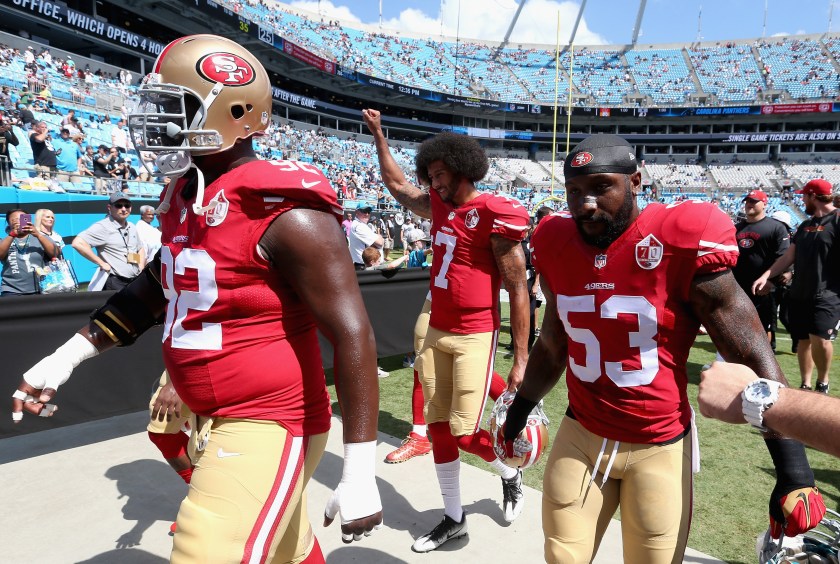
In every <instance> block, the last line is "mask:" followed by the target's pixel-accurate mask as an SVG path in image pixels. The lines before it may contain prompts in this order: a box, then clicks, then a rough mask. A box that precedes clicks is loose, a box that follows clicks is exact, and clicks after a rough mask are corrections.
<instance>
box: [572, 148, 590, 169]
mask: <svg viewBox="0 0 840 564" xmlns="http://www.w3.org/2000/svg"><path fill="white" fill-rule="evenodd" d="M593 158H594V157H593V156H592V153H587V152H586V151H583V152H582V153H578V154H577V155H575V156H574V158H573V159H572V166H573V167H575V168H577V167H579V166H586V165H588V164H589V163H591V162H592V159H593Z"/></svg>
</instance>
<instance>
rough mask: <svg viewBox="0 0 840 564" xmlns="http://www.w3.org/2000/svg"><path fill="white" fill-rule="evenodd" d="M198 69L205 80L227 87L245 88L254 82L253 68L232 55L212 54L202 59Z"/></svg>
mask: <svg viewBox="0 0 840 564" xmlns="http://www.w3.org/2000/svg"><path fill="white" fill-rule="evenodd" d="M197 67H198V71H199V73H200V74H201V75H202V76H203V77H204V78H206V79H207V80H209V81H211V82H221V83H222V84H224V85H225V86H245V85H246V84H250V83H252V82H253V81H254V69H253V67H251V65H250V64H249V63H248V61H246V60H245V59H243V58H242V57H239V56H238V55H234V54H232V53H211V54H209V55H206V56H204V57H202V58H201V60H199V61H198V65H197Z"/></svg>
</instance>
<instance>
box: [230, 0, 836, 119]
mask: <svg viewBox="0 0 840 564" xmlns="http://www.w3.org/2000/svg"><path fill="white" fill-rule="evenodd" d="M221 3H222V4H223V5H225V6H226V7H227V8H229V9H231V10H233V11H234V12H236V13H238V14H241V15H242V16H243V17H245V18H247V19H250V20H251V21H254V22H257V23H259V24H260V25H261V26H266V27H269V28H271V29H273V30H274V32H275V33H276V34H278V35H280V36H282V37H284V38H286V39H288V40H290V41H292V42H294V43H296V44H298V45H300V46H302V47H304V48H306V49H308V50H310V51H312V52H314V53H316V54H318V55H320V56H322V57H324V58H325V59H327V60H330V61H334V62H336V63H338V64H339V65H341V66H342V67H343V68H346V69H347V70H350V71H358V72H362V73H365V74H368V75H370V76H374V77H377V78H383V79H386V80H390V81H393V82H397V83H402V84H407V85H411V86H416V87H420V88H425V89H430V90H434V91H438V92H445V93H452V94H457V95H461V96H480V97H483V98H487V99H494V100H503V101H508V102H539V103H551V102H554V100H555V97H556V98H557V99H558V100H559V101H560V102H561V103H565V102H566V100H567V96H568V87H569V76H570V75H569V69H570V66H571V62H572V56H573V57H574V68H573V69H572V71H571V75H572V78H571V80H572V83H573V86H574V89H575V90H576V92H575V93H576V94H577V95H578V97H577V101H576V103H578V104H582V105H584V104H595V105H618V104H634V103H636V102H634V101H628V100H626V97H627V96H628V95H630V94H635V95H637V96H641V97H642V98H645V97H646V98H647V99H648V100H649V102H650V103H652V104H656V105H682V104H686V103H691V99H690V96H692V95H694V94H700V93H701V92H699V91H698V85H699V87H700V88H702V89H703V92H705V93H706V94H712V95H715V96H716V97H717V103H720V104H745V103H752V102H754V100H755V99H756V96H757V95H758V93H760V92H764V91H768V90H769V91H779V92H780V93H781V94H782V96H781V97H779V98H777V99H779V100H782V101H784V100H793V101H799V100H805V99H808V100H814V99H827V100H833V99H837V97H838V94H840V75H838V73H837V71H836V65H837V61H838V54H839V53H838V50H840V44H839V43H838V41H840V40H838V39H836V38H833V37H830V36H827V37H825V38H821V39H813V38H805V37H801V38H799V37H794V38H790V37H783V38H770V39H761V40H755V41H753V42H748V41H745V42H739V43H737V44H736V43H733V42H728V43H716V44H714V45H696V44H695V45H691V46H686V47H683V48H658V49H657V48H655V47H654V46H646V47H641V46H634V47H631V48H627V49H622V50H620V51H619V50H617V49H616V48H615V47H604V48H600V47H599V48H593V47H583V48H579V49H577V50H576V52H575V53H574V54H573V55H572V53H571V52H570V51H569V50H568V49H567V50H564V51H563V52H562V53H561V59H560V67H561V68H560V76H559V77H558V81H557V89H556V90H557V91H556V92H555V59H556V57H555V49H554V46H548V45H547V46H544V47H534V46H525V47H523V46H521V45H519V46H517V45H508V46H505V47H504V48H503V49H499V48H498V47H496V46H492V45H486V44H481V43H476V42H470V41H461V40H460V38H446V37H443V36H438V37H427V38H424V39H415V38H411V37H404V36H400V35H398V34H397V32H388V31H383V30H381V29H379V30H375V31H365V30H361V29H354V28H353V27H352V26H353V25H354V24H352V23H351V24H349V25H343V24H342V23H341V22H339V21H333V20H329V21H325V20H324V19H323V18H322V17H319V16H318V15H316V14H311V15H304V13H303V12H297V11H293V10H292V9H291V8H290V7H289V6H287V5H285V4H281V3H279V2H275V1H274V0H261V1H260V2H256V1H253V0H247V1H246V0H222V2H221ZM695 81H696V82H695Z"/></svg>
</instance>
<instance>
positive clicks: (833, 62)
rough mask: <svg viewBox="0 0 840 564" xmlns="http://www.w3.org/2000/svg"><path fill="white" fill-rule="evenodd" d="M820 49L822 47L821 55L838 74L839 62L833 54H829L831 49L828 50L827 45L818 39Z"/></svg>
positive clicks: (839, 69)
mask: <svg viewBox="0 0 840 564" xmlns="http://www.w3.org/2000/svg"><path fill="white" fill-rule="evenodd" d="M823 39H824V38H823ZM820 49H822V53H823V55H825V57H826V58H827V59H828V60H829V61H830V62H831V66H833V67H834V72H836V73H838V74H840V63H838V62H837V59H835V58H834V55H832V54H831V51H829V50H828V47H827V46H826V44H825V43H823V42H822V40H820Z"/></svg>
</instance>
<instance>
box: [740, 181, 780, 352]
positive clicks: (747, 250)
mask: <svg viewBox="0 0 840 564" xmlns="http://www.w3.org/2000/svg"><path fill="white" fill-rule="evenodd" d="M743 202H744V212H745V214H746V217H745V219H743V220H741V221H739V222H738V223H737V224H735V232H736V234H735V237H736V239H737V240H738V252H739V254H738V263H737V264H736V265H735V268H733V269H732V274H734V275H735V280H736V281H737V282H738V285H739V286H741V288H742V289H743V290H744V292H746V294H747V296H749V297H750V299H751V300H752V303H753V305H754V306H755V309H756V311H758V318H759V319H760V320H761V325H762V326H763V327H764V330H765V331H767V338H768V339H770V338H771V337H772V331H773V326H774V325H775V322H776V300H775V299H774V297H773V293H772V291H771V290H772V289H773V284H767V286H765V288H764V290H765V291H764V292H763V294H761V295H758V294H753V292H752V285H753V282H755V280H756V278H758V277H760V276H761V275H762V274H764V272H765V271H767V269H768V268H770V267H771V266H772V265H773V263H774V262H776V259H778V258H779V257H780V256H782V255H783V254H785V251H786V250H787V249H788V247H789V246H790V235H788V231H787V229H786V228H785V226H784V225H782V222H780V221H776V220H775V219H773V218H771V217H767V212H766V209H765V208H766V206H767V202H768V198H767V194H765V193H764V192H763V191H762V190H752V191H751V192H749V193H748V194H747V195H746V196H744V200H743Z"/></svg>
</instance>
